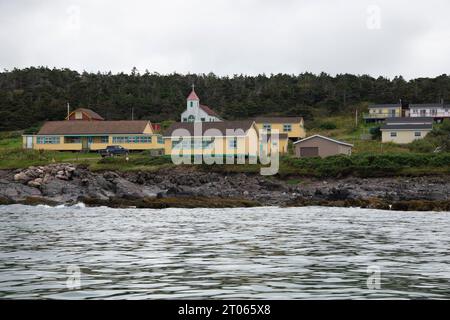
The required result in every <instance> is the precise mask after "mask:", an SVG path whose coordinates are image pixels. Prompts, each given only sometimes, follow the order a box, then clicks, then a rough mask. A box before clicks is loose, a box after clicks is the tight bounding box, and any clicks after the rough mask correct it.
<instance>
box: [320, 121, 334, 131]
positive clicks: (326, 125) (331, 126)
mask: <svg viewBox="0 0 450 320" xmlns="http://www.w3.org/2000/svg"><path fill="white" fill-rule="evenodd" d="M319 128H320V129H322V130H334V129H336V128H337V126H336V124H335V123H334V122H329V121H326V122H322V123H321V124H320V125H319Z"/></svg>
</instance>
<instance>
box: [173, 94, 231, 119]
mask: <svg viewBox="0 0 450 320" xmlns="http://www.w3.org/2000/svg"><path fill="white" fill-rule="evenodd" d="M217 121H222V119H220V117H219V115H218V114H217V113H216V112H214V111H213V110H212V109H211V108H210V107H208V106H205V105H201V104H200V99H199V97H198V96H197V94H196V93H195V90H194V86H192V91H191V93H190V94H189V96H188V97H187V104H186V110H185V111H184V112H183V113H182V114H181V122H217Z"/></svg>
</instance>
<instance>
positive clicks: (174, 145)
mask: <svg viewBox="0 0 450 320" xmlns="http://www.w3.org/2000/svg"><path fill="white" fill-rule="evenodd" d="M180 142H181V140H172V148H175V147H177V146H178V145H179V144H180Z"/></svg>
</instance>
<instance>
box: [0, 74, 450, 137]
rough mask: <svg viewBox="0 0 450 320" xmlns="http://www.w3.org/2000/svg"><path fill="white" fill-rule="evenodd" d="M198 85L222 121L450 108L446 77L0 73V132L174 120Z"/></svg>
mask: <svg viewBox="0 0 450 320" xmlns="http://www.w3.org/2000/svg"><path fill="white" fill-rule="evenodd" d="M192 84H195V88H196V92H197V94H198V95H199V97H200V99H201V103H202V104H206V105H208V106H210V107H211V108H213V109H214V110H215V111H216V112H218V113H219V114H220V115H221V116H222V117H223V118H224V119H228V120H233V119H245V118H250V117H254V116H260V115H282V116H299V115H300V116H303V117H305V119H307V120H311V119H313V118H314V117H327V116H332V115H340V114H348V113H349V112H354V111H355V109H358V110H359V111H360V112H364V111H365V109H366V108H367V104H369V103H396V102H398V101H399V100H400V99H401V100H402V103H404V104H407V103H424V102H440V101H441V99H444V101H446V102H450V76H449V75H445V74H444V75H441V76H438V77H435V78H418V79H412V80H409V81H407V80H405V79H404V78H403V77H401V76H398V77H395V78H393V79H388V78H385V77H378V78H374V77H371V76H368V75H351V74H339V75H336V76H331V75H329V74H326V73H321V74H319V75H315V74H312V73H302V74H299V75H290V74H271V75H264V74H262V75H257V76H248V75H233V76H226V77H220V76H217V75H214V74H213V73H209V74H186V75H182V74H177V73H173V74H168V75H161V74H158V73H155V72H153V73H151V72H149V71H148V70H145V72H140V71H138V70H137V69H136V68H133V69H132V70H131V72H130V73H117V74H113V73H111V72H107V73H100V72H98V73H89V72H82V73H79V72H77V71H73V70H69V69H55V68H53V69H51V68H47V67H31V68H24V69H13V70H4V71H3V72H1V73H0V119H1V120H0V131H8V130H20V129H27V128H36V127H38V126H39V125H40V124H41V123H42V122H43V121H46V120H61V119H64V117H65V116H66V113H67V107H66V106H67V103H68V102H69V103H70V106H71V109H72V110H73V109H74V108H77V107H85V108H90V109H93V110H94V111H96V112H97V113H99V114H100V115H102V116H103V117H104V118H106V119H107V120H118V119H131V117H132V110H133V116H134V119H149V120H151V121H152V122H161V121H164V120H175V121H177V120H179V116H180V113H181V112H182V111H183V110H184V109H185V99H186V97H187V95H188V94H189V92H190V90H191V85H192Z"/></svg>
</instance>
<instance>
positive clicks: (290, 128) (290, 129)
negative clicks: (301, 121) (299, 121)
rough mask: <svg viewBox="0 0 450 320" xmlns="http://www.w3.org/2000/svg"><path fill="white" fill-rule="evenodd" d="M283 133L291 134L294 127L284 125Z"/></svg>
mask: <svg viewBox="0 0 450 320" xmlns="http://www.w3.org/2000/svg"><path fill="white" fill-rule="evenodd" d="M283 131H284V132H291V131H292V125H291V124H290V123H289V124H284V125H283Z"/></svg>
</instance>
